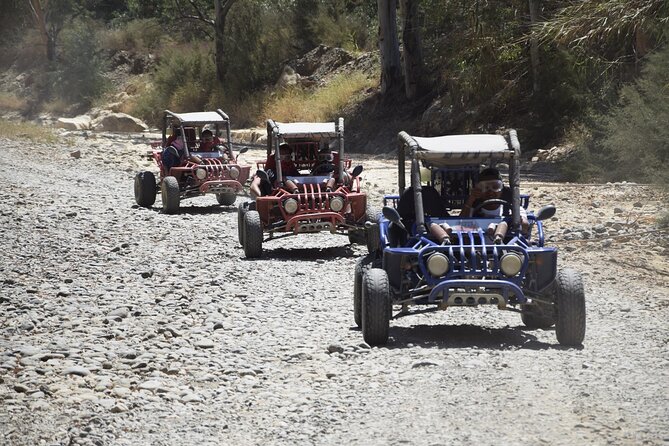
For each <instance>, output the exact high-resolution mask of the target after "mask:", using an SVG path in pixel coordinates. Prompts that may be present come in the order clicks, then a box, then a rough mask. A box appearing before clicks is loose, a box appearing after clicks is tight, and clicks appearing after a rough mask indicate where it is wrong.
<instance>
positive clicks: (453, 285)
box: [427, 279, 527, 308]
mask: <svg viewBox="0 0 669 446" xmlns="http://www.w3.org/2000/svg"><path fill="white" fill-rule="evenodd" d="M525 302H527V298H526V297H525V293H523V290H522V289H521V288H520V287H519V286H518V285H516V284H515V283H512V282H508V281H506V280H487V279H486V280H467V279H458V280H445V281H443V282H440V283H439V284H438V285H436V286H435V287H433V288H432V289H431V290H430V293H429V295H428V297H427V303H441V304H443V305H485V304H492V305H497V306H498V307H499V308H505V307H506V306H507V305H508V304H509V303H514V304H523V303H525Z"/></svg>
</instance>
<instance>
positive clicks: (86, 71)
mask: <svg viewBox="0 0 669 446" xmlns="http://www.w3.org/2000/svg"><path fill="white" fill-rule="evenodd" d="M104 68H105V67H104V63H103V60H102V57H101V56H100V54H99V51H98V45H97V39H96V34H95V27H94V24H93V23H91V22H87V21H79V22H76V23H75V24H74V26H72V27H71V28H68V29H66V30H65V31H63V33H62V35H61V52H60V59H59V61H58V64H57V66H56V71H55V72H54V73H52V76H53V77H55V83H54V84H52V86H53V92H54V93H55V94H56V96H58V97H60V98H62V99H65V100H67V101H71V102H73V103H82V104H83V105H90V103H91V102H92V101H93V99H95V98H96V97H98V96H99V95H100V94H102V93H103V92H104V90H105V80H104V77H103V76H102V73H103V70H104Z"/></svg>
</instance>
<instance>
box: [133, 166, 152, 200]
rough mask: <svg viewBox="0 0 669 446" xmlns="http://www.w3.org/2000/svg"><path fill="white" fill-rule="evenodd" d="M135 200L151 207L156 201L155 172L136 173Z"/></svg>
mask: <svg viewBox="0 0 669 446" xmlns="http://www.w3.org/2000/svg"><path fill="white" fill-rule="evenodd" d="M135 201H136V202H137V204H138V205H140V206H142V207H145V208H150V207H151V206H153V204H154V203H155V202H156V176H155V175H154V174H153V172H145V171H142V172H139V173H138V174H137V175H135Z"/></svg>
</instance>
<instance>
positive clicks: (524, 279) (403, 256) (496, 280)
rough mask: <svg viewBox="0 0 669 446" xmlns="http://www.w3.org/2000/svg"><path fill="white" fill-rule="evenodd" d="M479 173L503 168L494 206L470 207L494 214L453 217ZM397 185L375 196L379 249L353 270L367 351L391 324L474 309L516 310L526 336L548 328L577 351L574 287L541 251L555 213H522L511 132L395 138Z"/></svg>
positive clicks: (579, 300)
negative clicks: (378, 199) (504, 179)
mask: <svg viewBox="0 0 669 446" xmlns="http://www.w3.org/2000/svg"><path fill="white" fill-rule="evenodd" d="M407 161H408V162H409V163H410V172H411V174H410V187H406V179H405V177H406V173H405V172H406V170H405V168H406V163H407ZM482 166H487V167H493V168H495V169H504V170H508V187H505V192H506V193H505V194H502V198H497V199H490V200H485V201H483V202H481V203H480V204H479V205H478V206H476V209H474V211H478V210H480V209H481V208H482V207H486V208H490V207H493V208H494V207H495V205H497V208H499V209H500V211H499V214H498V215H492V216H491V215H485V216H483V217H481V216H479V215H478V214H477V213H476V212H473V213H472V214H471V215H474V216H471V217H470V216H460V215H461V213H462V212H461V211H462V209H463V207H464V206H465V202H466V200H467V197H469V196H470V194H471V193H472V191H473V188H474V186H475V185H478V183H479V181H478V180H479V178H478V177H479V174H480V173H481V175H482V171H481V167H482ZM500 179H501V178H500ZM398 180H399V194H398V195H388V196H386V197H385V198H384V208H383V212H382V215H381V216H379V217H378V220H377V221H376V222H373V224H372V227H371V228H370V230H372V231H376V234H377V236H378V239H379V243H378V249H377V250H376V251H375V252H374V253H372V254H370V255H368V256H366V257H364V258H361V259H359V261H358V262H357V264H356V267H355V275H354V297H353V309H354V318H355V322H356V324H357V325H358V326H359V327H361V328H362V333H363V337H364V339H365V341H366V342H367V343H368V344H370V345H380V344H385V343H386V342H387V341H388V333H389V326H390V320H391V319H395V318H398V317H402V316H406V315H410V314H414V313H423V312H426V311H433V310H445V309H446V308H448V307H462V306H466V307H475V306H481V305H491V306H495V307H497V308H499V309H501V310H510V311H515V312H519V313H520V315H521V319H522V321H523V323H524V324H525V325H526V326H527V327H529V328H544V329H545V328H549V327H551V326H553V325H555V332H556V335H557V340H558V342H559V343H560V344H562V345H580V344H581V343H582V341H583V338H584V336H585V294H584V290H583V283H582V280H581V277H580V275H579V274H578V273H577V272H576V271H574V270H570V269H564V270H560V271H558V268H557V255H558V250H557V248H556V247H549V246H544V241H545V237H544V229H543V225H542V220H546V219H548V218H550V217H552V216H553V215H554V214H555V207H554V206H552V205H548V206H544V207H543V208H541V209H539V210H538V211H537V212H536V213H533V212H527V211H526V208H527V207H528V204H529V197H528V196H526V195H521V194H520V188H519V183H520V144H519V142H518V138H517V135H516V132H515V131H514V130H511V131H509V132H508V134H506V135H449V136H440V137H414V136H410V135H409V134H407V133H406V132H400V133H399V149H398ZM500 185H501V181H500ZM500 187H501V186H500ZM440 234H441V235H443V237H442V236H440ZM393 309H396V310H397V311H396V312H393Z"/></svg>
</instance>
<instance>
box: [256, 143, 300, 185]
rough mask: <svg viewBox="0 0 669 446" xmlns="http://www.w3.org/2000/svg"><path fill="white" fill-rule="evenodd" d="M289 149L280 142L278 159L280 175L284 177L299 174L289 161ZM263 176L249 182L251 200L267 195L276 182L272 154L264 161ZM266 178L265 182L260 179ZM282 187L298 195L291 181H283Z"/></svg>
mask: <svg viewBox="0 0 669 446" xmlns="http://www.w3.org/2000/svg"><path fill="white" fill-rule="evenodd" d="M290 155H291V148H290V145H289V144H288V143H285V142H282V143H281V144H280V145H279V159H280V161H281V174H282V175H283V176H284V177H286V176H297V175H299V174H300V171H299V170H297V167H296V166H295V163H293V161H292V160H291V159H290ZM264 173H265V175H262V174H261V175H258V174H257V173H256V175H255V176H254V177H253V180H251V186H250V187H249V190H250V192H251V196H252V197H253V198H256V197H260V196H263V195H268V194H269V193H270V192H271V191H272V186H273V185H274V184H275V182H276V180H277V176H276V160H275V157H274V153H272V154H270V155H269V157H267V160H266V161H265V172H264ZM263 176H266V177H267V180H264V179H263V178H262V177H263ZM284 185H285V186H286V189H288V191H289V192H290V193H293V194H297V193H299V188H298V187H297V185H296V184H295V183H294V182H293V181H291V180H284Z"/></svg>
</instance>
